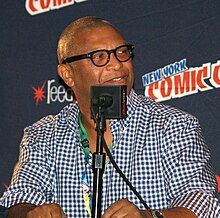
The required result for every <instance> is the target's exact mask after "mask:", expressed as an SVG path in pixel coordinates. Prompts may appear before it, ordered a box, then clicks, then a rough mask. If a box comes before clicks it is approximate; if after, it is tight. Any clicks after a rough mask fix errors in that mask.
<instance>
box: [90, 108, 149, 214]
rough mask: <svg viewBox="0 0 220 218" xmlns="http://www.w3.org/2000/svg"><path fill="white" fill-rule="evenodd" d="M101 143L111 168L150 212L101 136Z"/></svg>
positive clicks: (97, 126)
mask: <svg viewBox="0 0 220 218" xmlns="http://www.w3.org/2000/svg"><path fill="white" fill-rule="evenodd" d="M91 112H92V117H93V119H94V121H95V123H96V128H97V130H96V131H100V128H99V123H98V121H97V119H96V116H95V112H94V110H93V108H92V109H91ZM102 141H103V146H104V148H105V151H106V153H107V155H108V157H109V159H110V161H111V163H112V165H113V167H114V168H115V169H116V171H117V172H118V173H119V175H120V176H121V177H122V179H123V180H124V182H125V183H126V184H127V186H129V188H130V189H131V191H132V192H133V193H134V194H135V195H136V196H137V198H138V199H139V200H140V202H141V203H142V204H143V205H144V207H145V209H147V210H150V207H149V206H148V205H147V203H146V202H145V201H144V199H143V198H142V197H141V195H140V194H139V193H138V191H137V190H136V189H135V187H134V186H133V185H132V184H131V182H130V181H129V180H128V179H127V177H126V176H125V175H124V173H123V172H122V171H121V169H120V168H119V167H118V165H117V163H116V162H115V160H114V158H113V157H112V154H111V152H110V151H109V149H108V146H107V144H106V142H105V138H104V136H102Z"/></svg>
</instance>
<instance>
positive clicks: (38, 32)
mask: <svg viewBox="0 0 220 218" xmlns="http://www.w3.org/2000/svg"><path fill="white" fill-rule="evenodd" d="M27 2H34V4H35V7H36V8H38V10H39V9H40V3H42V2H44V3H45V4H46V3H51V4H52V3H53V1H52V0H51V1H50V0H38V1H37V0H32V1H30V0H29V1H27ZM57 2H58V0H57ZM61 2H65V1H64V0H63V1H61ZM72 2H74V0H73V1H72ZM25 4H26V1H24V0H23V1H22V0H20V1H13V0H8V1H2V2H1V6H0V27H1V30H0V31H1V32H0V37H1V38H0V39H1V40H0V64H1V65H0V66H1V67H0V71H1V72H0V82H1V91H0V101H1V107H0V116H1V119H0V120H1V122H0V157H1V158H0V194H2V192H3V191H4V190H5V185H9V182H10V178H11V173H12V171H13V167H14V165H15V163H16V162H17V160H18V154H19V143H20V140H21V138H22V134H23V129H24V127H26V126H28V125H31V124H32V123H33V122H35V121H37V120H38V119H40V118H41V117H43V116H45V115H47V114H56V113H58V112H59V110H60V109H61V108H62V107H63V106H64V105H66V104H68V103H69V101H70V100H69V101H68V100H65V101H64V102H63V99H62V98H63V96H64V94H62V90H63V87H62V83H61V82H60V80H59V78H58V76H57V71H56V68H57V59H56V45H57V41H58V38H59V35H60V33H61V32H62V31H63V29H64V28H65V27H66V26H67V25H68V24H70V23H71V22H72V21H74V20H75V19H77V18H79V17H82V16H86V15H96V16H100V17H103V18H105V19H108V20H110V21H111V22H112V23H113V24H115V25H116V26H117V27H118V28H119V29H120V30H121V32H122V33H123V34H124V35H125V38H126V39H127V41H128V42H130V43H134V44H135V58H134V65H135V86H134V87H135V89H136V90H137V92H138V93H142V94H144V89H145V88H144V86H143V84H142V76H143V75H145V74H146V73H148V72H151V71H154V70H156V69H159V68H161V67H164V66H166V65H168V64H171V63H174V62H175V61H178V60H181V59H183V58H186V60H187V66H188V67H189V68H195V67H201V66H202V65H203V64H205V63H211V64H214V63H217V61H220V43H219V36H220V2H219V0H166V1H164V0H154V1H152V0H151V1H150V0H136V1H134V0H87V1H84V2H81V3H80V2H78V3H76V1H75V3H74V4H72V5H69V6H66V7H62V8H59V9H56V10H49V11H47V12H44V13H38V14H36V15H31V14H29V13H28V11H27V9H26V8H25ZM219 74H220V71H219ZM52 80H54V81H53V82H51V81H52ZM44 82H45V86H44V87H43V88H42V91H43V92H44V95H45V98H42V99H41V100H42V101H41V100H39V102H38V104H37V103H36V99H35V98H34V97H35V95H34V90H33V87H35V88H36V89H38V88H40V87H42V86H43V84H44ZM50 82H51V83H52V86H53V88H52V89H51V88H49V87H51V86H49V83H50ZM57 89H58V90H59V91H60V92H61V93H60V95H59V98H60V99H58V96H57V95H56V94H53V93H52V94H50V95H49V96H50V98H48V90H51V91H52V92H55V91H56V90H57ZM41 97H42V96H41ZM69 98H70V96H69V97H68V99H69ZM51 99H54V100H53V101H52V100H51ZM49 100H50V102H49V103H48V101H49ZM163 103H165V104H169V105H173V106H175V107H177V108H180V109H182V110H185V111H187V112H189V113H191V114H193V115H195V116H196V117H197V118H199V120H200V123H201V126H202V129H203V134H204V136H205V138H206V141H207V143H208V145H209V147H210V150H211V154H212V164H213V167H214V170H215V172H216V175H220V159H219V155H220V145H219V142H220V89H219V88H214V87H213V89H212V90H209V91H205V92H200V91H199V92H198V93H195V94H192V95H188V96H185V97H181V98H174V99H171V100H168V101H164V102H163Z"/></svg>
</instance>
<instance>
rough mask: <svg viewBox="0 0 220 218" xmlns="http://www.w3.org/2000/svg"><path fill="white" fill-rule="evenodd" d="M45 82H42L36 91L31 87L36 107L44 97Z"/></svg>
mask: <svg viewBox="0 0 220 218" xmlns="http://www.w3.org/2000/svg"><path fill="white" fill-rule="evenodd" d="M45 84H46V81H44V84H43V85H42V86H41V87H39V86H38V88H37V89H36V88H35V87H34V86H32V89H33V90H34V99H35V100H36V105H38V103H39V101H43V99H44V98H46V96H45V95H44V87H45Z"/></svg>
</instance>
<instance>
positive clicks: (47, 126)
mask: <svg viewBox="0 0 220 218" xmlns="http://www.w3.org/2000/svg"><path fill="white" fill-rule="evenodd" d="M77 116H78V106H77V105H76V104H69V105H67V106H65V107H64V108H62V109H61V111H60V112H59V113H57V114H56V115H46V116H44V117H42V118H41V119H40V120H38V121H36V122H34V123H33V124H32V125H30V126H28V127H26V128H25V131H41V132H42V131H46V132H50V131H51V130H54V129H55V128H58V127H59V126H65V125H67V124H68V122H69V120H71V119H73V120H75V119H77Z"/></svg>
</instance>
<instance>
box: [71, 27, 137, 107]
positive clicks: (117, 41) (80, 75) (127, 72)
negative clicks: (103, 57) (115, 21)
mask: <svg viewBox="0 0 220 218" xmlns="http://www.w3.org/2000/svg"><path fill="white" fill-rule="evenodd" d="M77 38H78V40H77V42H78V43H77V47H78V48H79V49H77V51H73V53H72V54H70V56H73V55H80V54H86V53H89V52H92V51H95V50H100V49H106V50H111V49H115V48H116V47H118V46H120V45H124V44H126V41H125V40H124V38H123V37H122V36H121V34H120V33H118V32H117V31H116V30H115V29H113V28H111V27H101V28H96V29H90V30H86V31H83V32H81V33H79V34H78V36H77ZM69 65H70V69H71V71H72V73H71V77H72V79H73V81H74V85H73V86H72V87H71V88H72V89H73V91H74V93H75V95H76V98H77V100H78V101H79V102H84V104H86V103H87V104H88V101H89V99H90V86H91V85H103V86H104V85H106V86H107V85H110V86H114V85H127V92H128V94H129V93H130V91H131V88H132V86H133V80H134V76H133V64H132V60H131V59H129V60H128V61H127V62H120V61H118V60H117V59H116V57H115V55H114V54H113V53H111V55H110V61H109V62H108V63H107V64H106V65H105V66H102V67H97V66H95V65H94V64H93V63H92V61H91V60H90V59H82V60H78V61H75V62H72V63H70V64H69Z"/></svg>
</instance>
